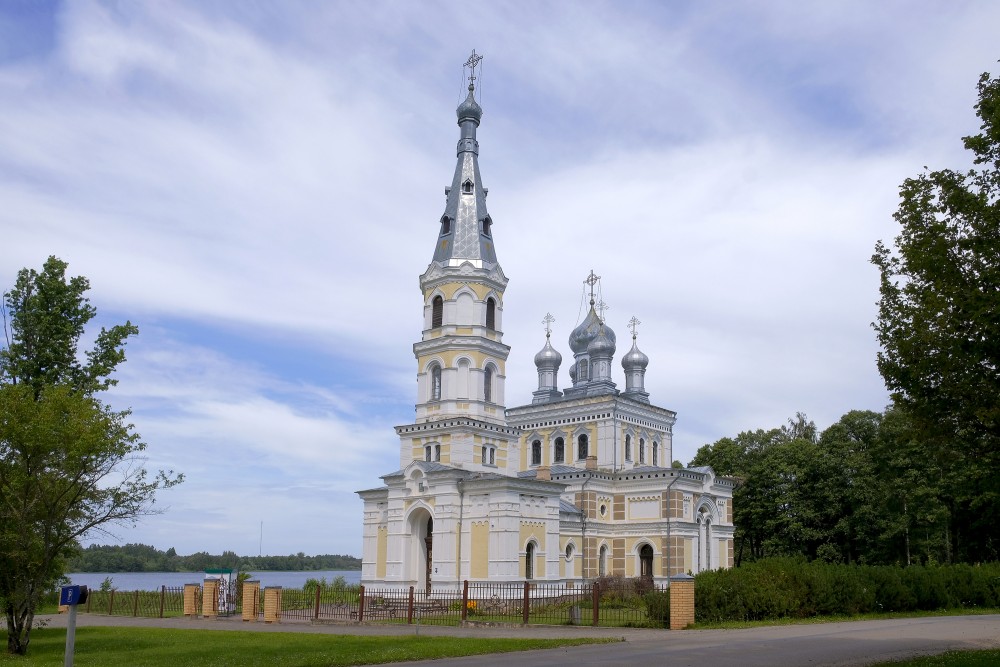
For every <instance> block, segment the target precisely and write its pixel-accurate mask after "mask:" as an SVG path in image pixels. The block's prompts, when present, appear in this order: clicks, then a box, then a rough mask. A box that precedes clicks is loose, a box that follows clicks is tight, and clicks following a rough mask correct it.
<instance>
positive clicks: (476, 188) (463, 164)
mask: <svg viewBox="0 0 1000 667" xmlns="http://www.w3.org/2000/svg"><path fill="white" fill-rule="evenodd" d="M480 60H482V56H477V55H476V52H475V51H473V52H472V57H471V58H469V62H467V63H466V65H468V66H470V68H471V69H472V75H470V77H469V95H468V97H466V98H465V101H464V102H462V103H461V104H460V105H459V106H458V109H457V111H456V113H457V114H458V126H459V127H460V128H461V135H460V137H459V140H458V164H457V165H456V166H455V177H454V178H453V179H452V181H451V187H450V188H446V189H445V194H446V195H447V197H448V201H447V203H446V204H445V209H444V215H443V216H442V218H441V229H440V236H439V238H438V242H437V246H436V247H435V249H434V261H435V262H439V263H441V264H444V265H445V266H460V265H461V264H462V263H464V262H466V261H470V262H471V263H472V264H473V265H474V266H475V267H476V268H484V266H483V262H488V263H490V264H496V261H497V257H496V251H495V250H494V249H493V231H492V230H491V229H490V227H491V225H492V224H493V220H492V219H491V218H490V215H489V213H488V212H487V210H486V188H484V187H483V181H482V177H481V176H480V175H479V142H478V141H477V140H476V128H478V127H479V121H480V119H481V118H482V116H483V109H482V107H480V106H479V104H478V103H477V102H476V97H475V83H474V82H475V78H476V77H475V67H476V65H477V64H478V63H479V61H480Z"/></svg>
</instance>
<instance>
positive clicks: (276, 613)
mask: <svg viewBox="0 0 1000 667" xmlns="http://www.w3.org/2000/svg"><path fill="white" fill-rule="evenodd" d="M264 622H265V623H281V586H268V587H267V588H265V589H264Z"/></svg>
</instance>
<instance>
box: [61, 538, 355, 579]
mask: <svg viewBox="0 0 1000 667" xmlns="http://www.w3.org/2000/svg"><path fill="white" fill-rule="evenodd" d="M224 568H231V569H233V570H237V569H239V570H242V571H248V570H275V571H287V572H299V571H314V570H360V569H361V559H360V558H355V557H354V556H342V555H333V554H321V555H318V556H307V555H305V554H304V553H302V552H299V553H297V554H291V555H288V556H239V555H237V554H236V553H235V552H233V551H223V552H222V554H221V555H213V554H210V553H207V552H205V551H199V552H197V553H193V554H190V555H188V556H181V555H179V554H178V553H177V551H176V550H175V549H174V548H173V547H171V548H169V549H167V550H166V551H160V550H159V549H157V548H155V547H151V546H149V545H146V544H126V545H124V546H121V545H110V544H109V545H103V544H92V545H90V546H89V547H87V548H85V549H82V550H81V551H80V552H79V553H78V554H77V555H76V556H74V557H73V558H71V559H70V560H69V562H68V563H67V568H66V570H67V571H68V572H201V571H204V570H211V569H224Z"/></svg>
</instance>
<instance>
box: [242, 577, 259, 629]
mask: <svg viewBox="0 0 1000 667" xmlns="http://www.w3.org/2000/svg"><path fill="white" fill-rule="evenodd" d="M258 614H260V582H259V581H244V582H243V620H244V621H250V622H252V623H256V622H257V618H258Z"/></svg>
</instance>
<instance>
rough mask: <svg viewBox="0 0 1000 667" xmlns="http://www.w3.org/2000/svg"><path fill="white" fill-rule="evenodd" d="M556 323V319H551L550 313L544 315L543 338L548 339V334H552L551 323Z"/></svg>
mask: <svg viewBox="0 0 1000 667" xmlns="http://www.w3.org/2000/svg"><path fill="white" fill-rule="evenodd" d="M555 321H556V318H554V317H552V313H545V317H544V318H542V324H544V325H545V337H546V338H548V337H549V334H551V333H552V323H553V322H555Z"/></svg>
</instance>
